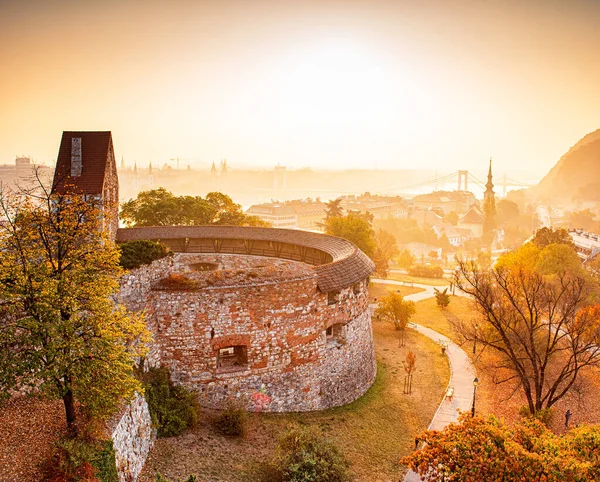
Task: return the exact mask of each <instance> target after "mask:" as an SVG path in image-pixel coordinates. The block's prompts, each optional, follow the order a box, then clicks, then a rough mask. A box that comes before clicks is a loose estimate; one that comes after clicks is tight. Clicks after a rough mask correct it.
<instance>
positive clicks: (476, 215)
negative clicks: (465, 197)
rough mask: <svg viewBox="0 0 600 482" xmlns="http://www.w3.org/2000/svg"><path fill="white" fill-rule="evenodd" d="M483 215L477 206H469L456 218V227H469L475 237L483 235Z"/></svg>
mask: <svg viewBox="0 0 600 482" xmlns="http://www.w3.org/2000/svg"><path fill="white" fill-rule="evenodd" d="M483 224H484V216H483V213H482V212H481V210H480V209H479V208H478V207H477V206H471V207H470V208H469V210H468V211H467V212H466V213H465V214H463V215H462V216H461V217H460V219H459V220H458V224H457V227H459V228H462V229H469V230H470V231H471V232H472V233H473V236H474V237H475V238H481V236H482V235H483Z"/></svg>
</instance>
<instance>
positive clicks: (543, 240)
mask: <svg viewBox="0 0 600 482" xmlns="http://www.w3.org/2000/svg"><path fill="white" fill-rule="evenodd" d="M531 242H532V243H533V244H535V245H536V246H537V247H538V248H544V247H546V246H548V245H549V244H566V245H569V246H572V247H575V245H574V244H573V239H571V236H570V235H569V232H568V231H567V230H566V229H563V228H558V229H552V228H546V227H543V228H540V229H538V230H537V231H536V232H535V235H534V236H533V239H532V240H531Z"/></svg>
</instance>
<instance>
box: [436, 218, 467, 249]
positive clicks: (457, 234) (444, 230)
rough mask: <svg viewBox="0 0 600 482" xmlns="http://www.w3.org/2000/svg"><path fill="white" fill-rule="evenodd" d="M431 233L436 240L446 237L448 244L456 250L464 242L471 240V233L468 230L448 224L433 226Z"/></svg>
mask: <svg viewBox="0 0 600 482" xmlns="http://www.w3.org/2000/svg"><path fill="white" fill-rule="evenodd" d="M433 232H434V233H435V234H436V236H437V237H438V238H441V237H442V236H443V235H446V237H447V238H448V241H449V242H450V244H451V245H452V246H454V247H456V248H458V247H460V246H462V245H463V244H464V243H465V241H468V240H469V239H472V238H473V232H472V231H471V230H470V229H464V228H459V227H457V226H452V224H450V223H442V224H439V225H436V226H434V227H433Z"/></svg>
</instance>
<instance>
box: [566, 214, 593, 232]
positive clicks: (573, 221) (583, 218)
mask: <svg viewBox="0 0 600 482" xmlns="http://www.w3.org/2000/svg"><path fill="white" fill-rule="evenodd" d="M567 221H568V223H569V227H571V228H574V229H583V230H584V231H591V232H595V231H596V230H597V229H598V221H597V220H596V216H595V215H594V213H593V212H591V211H590V210H589V209H584V210H583V211H575V212H572V213H568V214H567Z"/></svg>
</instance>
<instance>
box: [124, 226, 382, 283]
mask: <svg viewBox="0 0 600 482" xmlns="http://www.w3.org/2000/svg"><path fill="white" fill-rule="evenodd" d="M139 239H150V240H163V241H167V240H185V241H186V242H188V241H191V240H194V239H229V240H248V241H278V242H282V243H288V244H290V245H295V246H302V247H307V248H313V249H315V250H318V251H321V252H323V253H326V254H328V255H329V256H330V259H331V260H332V261H331V262H327V263H325V264H318V265H317V266H313V269H314V270H315V271H316V273H317V277H318V278H317V284H318V286H319V289H320V290H321V291H323V292H328V291H336V290H340V289H342V288H346V287H348V286H351V285H353V284H354V283H357V282H359V281H362V280H364V279H366V278H368V277H369V276H370V275H371V274H372V273H373V271H374V270H375V265H374V264H373V261H371V260H370V259H369V257H367V255H366V254H364V253H363V252H362V251H361V250H360V249H358V248H357V247H356V246H355V245H354V244H352V243H351V242H350V241H348V240H346V239H342V238H337V237H335V236H328V235H325V234H319V233H311V232H308V231H297V230H292V229H274V228H255V227H239V226H151V227H139V228H127V229H119V230H118V231H117V242H120V243H122V242H126V241H134V240H139ZM169 244H170V245H173V244H172V243H169ZM175 245H177V243H175ZM181 245H182V246H183V245H184V243H181Z"/></svg>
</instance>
